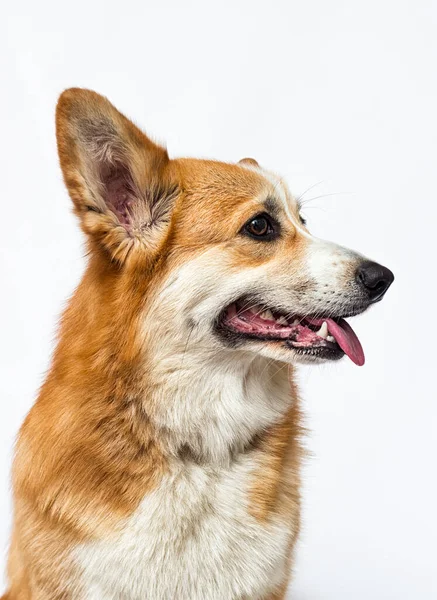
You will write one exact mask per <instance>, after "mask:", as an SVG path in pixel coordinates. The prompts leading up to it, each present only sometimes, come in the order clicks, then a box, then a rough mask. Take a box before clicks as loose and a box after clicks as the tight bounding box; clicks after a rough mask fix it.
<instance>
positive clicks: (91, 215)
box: [3, 89, 393, 600]
mask: <svg viewBox="0 0 437 600" xmlns="http://www.w3.org/2000/svg"><path fill="white" fill-rule="evenodd" d="M56 129H57V143H58V150H59V157H60V164H61V168H62V172H63V176H64V180H65V184H66V187H67V189H68V192H69V195H70V197H71V199H72V201H73V206H74V211H75V213H76V215H77V217H78V218H79V222H80V225H81V227H82V230H83V231H84V233H85V234H86V239H87V249H88V256H89V258H88V264H87V268H86V272H85V274H84V276H83V279H82V281H81V283H80V284H79V286H78V288H77V290H76V292H75V293H74V295H73V297H72V298H71V301H70V303H69V305H68V307H67V309H66V311H65V313H64V315H63V317H62V321H61V325H60V332H59V338H58V343H57V347H56V350H55V352H54V356H53V359H52V364H51V368H50V371H49V373H48V375H47V378H46V381H45V383H44V385H43V386H42V389H41V391H40V394H39V397H38V399H37V401H36V403H35V405H34V406H33V408H32V409H31V411H30V413H29V414H28V416H27V418H26V419H25V422H24V424H23V426H22V428H21V431H20V434H19V438H18V441H17V446H16V455H15V460H14V466H13V490H14V524H13V531H12V539H11V545H10V553H9V560H8V582H9V588H8V591H7V592H6V595H5V596H3V599H4V600H30V599H31V600H70V599H71V600H84V599H86V600H122V599H123V600H146V599H147V600H174V599H177V600H280V599H283V598H285V597H286V590H287V586H288V584H289V580H290V573H291V572H292V569H293V559H294V549H295V544H296V539H297V537H298V534H299V521H300V516H299V515H300V465H301V461H302V444H301V436H302V426H301V415H300V408H299V397H298V390H297V389H296V384H295V381H294V372H295V365H296V364H298V363H320V362H322V361H330V360H337V359H340V358H341V357H343V356H344V355H347V356H348V357H349V358H350V359H351V360H352V361H353V362H354V363H356V364H357V365H362V364H363V363H364V353H363V350H362V347H361V345H360V342H359V340H358V338H357V336H356V335H355V333H354V332H353V330H352V329H351V327H350V325H349V324H348V323H347V321H346V320H345V318H347V317H351V316H354V315H356V314H358V313H361V312H363V311H364V310H366V309H367V308H368V307H369V306H370V305H371V304H373V303H375V302H377V301H379V300H381V298H382V297H383V296H384V294H385V292H386V291H387V289H388V287H389V286H390V285H391V283H392V281H393V274H392V273H391V271H389V270H388V269H387V268H385V267H383V266H381V265H379V264H377V263H374V262H372V261H370V260H368V259H366V258H364V257H363V256H362V255H360V254H357V253H355V252H353V251H351V250H348V249H345V248H343V247H340V246H338V245H335V244H332V243H328V242H325V241H322V240H320V239H317V238H315V237H313V236H312V235H311V234H310V233H309V231H308V228H307V226H306V223H305V220H304V219H303V217H302V216H301V214H300V206H299V202H298V201H296V200H295V199H294V197H293V196H292V195H291V194H290V192H289V191H288V189H287V187H286V185H285V184H284V182H283V181H282V179H281V178H279V177H278V176H276V175H275V174H273V173H271V172H269V171H267V170H265V169H264V168H261V167H260V166H259V165H258V163H257V162H256V161H255V160H254V159H243V160H241V161H240V162H239V163H236V164H227V163H221V162H216V161H210V160H198V159H186V158H184V159H170V158H169V156H168V154H167V151H166V150H165V149H164V148H163V147H161V146H160V145H158V144H156V143H154V142H153V141H152V140H151V139H149V138H148V137H147V136H146V135H145V134H144V133H143V132H142V131H141V130H140V129H139V128H138V127H137V126H135V125H134V124H133V123H132V122H131V121H130V120H128V119H127V118H126V117H125V116H124V115H122V114H121V113H120V112H118V110H117V109H116V108H114V107H113V106H112V104H110V102H109V101H108V100H107V99H106V98H104V97H102V96H100V95H98V94H96V93H95V92H92V91H88V90H85V89H69V90H66V91H65V92H63V94H62V95H61V96H60V99H59V102H58V105H57V113H56Z"/></svg>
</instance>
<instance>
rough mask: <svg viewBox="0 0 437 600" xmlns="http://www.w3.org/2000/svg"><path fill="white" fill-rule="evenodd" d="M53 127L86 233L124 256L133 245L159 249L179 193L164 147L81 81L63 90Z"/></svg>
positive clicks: (153, 250)
mask: <svg viewBox="0 0 437 600" xmlns="http://www.w3.org/2000/svg"><path fill="white" fill-rule="evenodd" d="M56 135H57V142H58V152H59V159H60V163H61V168H62V172H63V175H64V180H65V184H66V186H67V188H68V192H69V194H70V196H71V199H72V200H73V204H74V208H75V212H76V214H77V215H78V216H79V219H80V221H81V226H82V229H83V230H84V231H85V232H86V233H87V234H88V235H89V236H90V239H91V240H92V241H93V242H97V243H98V244H99V245H103V246H104V247H105V248H106V249H107V250H109V252H110V254H111V256H112V258H115V259H116V260H119V261H121V262H123V261H124V260H125V259H126V257H127V256H128V254H129V252H130V251H131V250H132V248H133V247H135V246H138V245H141V246H142V248H143V249H144V250H145V251H146V252H148V253H156V252H157V250H158V249H159V247H160V246H161V244H162V243H163V239H164V238H165V233H166V231H167V230H168V224H169V222H170V213H171V209H172V205H173V203H174V199H175V197H176V195H177V193H178V190H177V185H176V184H175V183H174V182H172V181H171V179H170V175H169V171H170V169H169V163H170V161H169V158H168V154H167V151H166V150H165V149H164V148H162V147H161V146H158V145H157V144H155V143H154V142H152V141H151V140H150V139H149V138H148V137H147V136H146V135H145V134H144V133H143V132H142V131H140V129H138V127H136V126H135V125H134V124H133V123H132V122H131V121H129V119H127V118H126V117H125V116H124V115H122V114H121V113H120V112H119V111H118V110H117V109H116V108H114V106H112V104H111V103H110V102H109V101H108V100H107V99H106V98H104V97H103V96H100V95H99V94H96V93H95V92H92V91H89V90H84V89H75V88H72V89H69V90H66V91H65V92H63V94H62V95H61V96H60V98H59V101H58V105H57V110H56Z"/></svg>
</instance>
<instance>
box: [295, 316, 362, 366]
mask: <svg viewBox="0 0 437 600" xmlns="http://www.w3.org/2000/svg"><path fill="white" fill-rule="evenodd" d="M305 320H306V321H307V323H310V324H311V325H316V326H321V325H323V322H325V323H326V324H327V326H328V332H329V333H330V334H331V335H332V337H333V338H334V339H335V341H336V342H337V344H338V345H339V346H340V348H341V349H342V350H343V352H344V353H345V354H347V355H348V356H349V358H350V359H351V361H352V362H354V363H355V364H356V365H358V366H359V367H362V366H363V365H364V361H365V358H364V351H363V347H362V346H361V342H360V340H359V339H358V337H357V334H356V333H355V331H354V330H353V329H352V327H351V326H350V325H349V323H348V322H347V321H345V320H344V319H338V320H337V321H334V320H333V319H309V318H308V319H305Z"/></svg>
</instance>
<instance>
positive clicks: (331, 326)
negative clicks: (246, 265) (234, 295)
mask: <svg viewBox="0 0 437 600" xmlns="http://www.w3.org/2000/svg"><path fill="white" fill-rule="evenodd" d="M220 326H221V328H223V329H225V330H226V331H227V332H228V333H230V334H233V335H235V336H238V337H239V338H247V339H253V340H259V341H265V342H281V343H282V344H285V345H286V346H287V347H289V348H293V349H294V350H295V351H296V352H297V353H298V354H300V355H308V356H311V357H314V358H320V359H326V360H336V359H339V358H341V357H342V356H343V355H344V354H346V355H347V356H348V357H349V358H350V359H351V360H352V362H354V363H355V364H356V365H358V366H362V365H363V364H364V352H363V348H362V346H361V343H360V341H359V339H358V337H357V335H356V334H355V332H354V330H353V329H352V327H351V326H350V325H349V323H348V322H347V321H346V320H345V319H344V318H342V317H336V318H330V317H322V318H320V317H317V318H316V317H311V316H302V315H293V316H290V315H285V314H283V313H281V312H280V311H277V310H275V309H268V308H265V307H262V306H261V305H258V304H253V303H252V304H251V305H250V306H249V305H248V302H247V301H236V302H234V303H232V304H230V305H229V306H228V307H227V308H226V309H225V310H224V311H223V313H222V317H221V319H220Z"/></svg>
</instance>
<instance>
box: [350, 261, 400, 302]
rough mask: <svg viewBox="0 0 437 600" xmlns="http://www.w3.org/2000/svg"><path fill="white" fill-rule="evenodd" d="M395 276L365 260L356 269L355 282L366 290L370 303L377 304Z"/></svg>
mask: <svg viewBox="0 0 437 600" xmlns="http://www.w3.org/2000/svg"><path fill="white" fill-rule="evenodd" d="M394 278H395V276H394V275H393V273H392V272H391V271H390V269H387V267H383V266H382V265H379V264H378V263H376V262H372V261H370V260H366V261H364V262H363V263H361V265H360V266H359V267H358V269H357V280H358V282H359V283H361V285H363V286H364V287H365V288H366V291H367V294H368V295H369V297H370V300H371V302H378V300H381V298H382V297H383V296H384V294H385V292H386V291H387V290H388V288H389V287H390V286H391V284H392V283H393V281H394Z"/></svg>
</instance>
